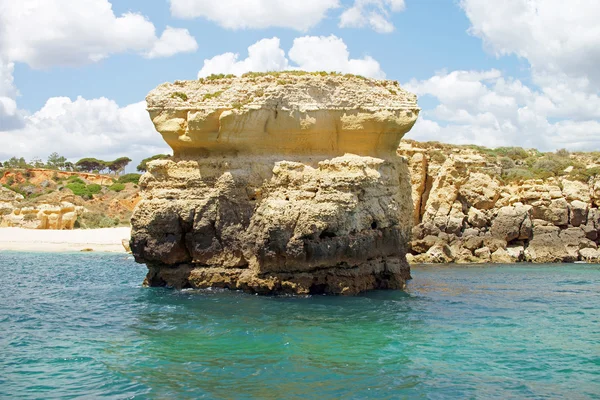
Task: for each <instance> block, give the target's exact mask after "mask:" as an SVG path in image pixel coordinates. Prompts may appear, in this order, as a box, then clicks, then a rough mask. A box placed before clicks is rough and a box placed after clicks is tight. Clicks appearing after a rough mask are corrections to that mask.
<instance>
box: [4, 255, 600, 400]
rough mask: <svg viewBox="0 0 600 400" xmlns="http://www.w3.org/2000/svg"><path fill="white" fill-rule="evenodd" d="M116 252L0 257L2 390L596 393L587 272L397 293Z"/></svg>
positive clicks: (596, 278)
mask: <svg viewBox="0 0 600 400" xmlns="http://www.w3.org/2000/svg"><path fill="white" fill-rule="evenodd" d="M145 272H146V269H145V267H144V266H142V265H137V264H135V263H134V262H133V260H132V259H131V257H129V256H126V255H100V254H80V253H77V254H43V253H11V252H0V277H1V279H0V398H2V399H74V398H85V399H102V398H106V399H125V398H135V399H198V398H205V399H300V398H302V399H304V398H320V399H340V398H344V399H368V398H373V399H402V398H406V399H453V398H454V399H469V398H472V399H485V398H503V399H508V398H515V399H524V398H532V399H546V398H547V399H560V398H565V399H593V398H600V266H598V265H583V264H571V265H536V266H531V265H503V266H477V267H463V266H460V267H459V266H424V267H415V268H413V273H412V274H413V278H414V279H413V280H412V281H411V282H410V284H409V285H408V289H407V291H406V292H402V291H393V292H373V293H369V294H365V295H362V296H359V297H325V296H313V297H259V296H252V295H247V294H244V293H238V292H227V291H218V290H212V291H211V290H204V291H192V290H188V291H173V290H168V289H158V288H155V289H147V288H143V287H141V282H142V280H143V278H144V275H145Z"/></svg>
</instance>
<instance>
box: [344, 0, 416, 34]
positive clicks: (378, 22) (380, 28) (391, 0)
mask: <svg viewBox="0 0 600 400" xmlns="http://www.w3.org/2000/svg"><path fill="white" fill-rule="evenodd" d="M405 8H406V5H405V3H404V0H354V5H353V6H352V7H350V8H348V9H347V10H346V11H344V12H343V13H342V15H341V16H340V23H339V26H340V28H364V27H365V26H368V27H370V28H371V29H373V30H374V31H376V32H379V33H390V32H393V31H394V25H393V24H392V23H391V22H390V20H389V19H390V14H391V13H393V12H400V11H404V9H405Z"/></svg>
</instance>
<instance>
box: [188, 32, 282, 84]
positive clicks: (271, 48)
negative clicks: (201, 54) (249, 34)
mask: <svg viewBox="0 0 600 400" xmlns="http://www.w3.org/2000/svg"><path fill="white" fill-rule="evenodd" d="M279 46H280V41H279V38H276V37H274V38H272V39H262V40H259V41H258V42H256V43H254V44H253V45H252V46H250V47H248V57H247V58H245V59H243V60H239V54H234V53H224V54H220V55H218V56H215V57H213V58H211V59H210V60H204V66H203V67H202V69H201V70H200V72H199V73H198V77H199V78H202V77H205V76H209V75H211V74H221V73H222V74H234V75H241V74H243V73H245V72H249V71H254V72H265V71H283V70H285V69H288V67H289V63H288V59H287V58H286V57H285V52H284V51H283V50H281V48H280V47H279Z"/></svg>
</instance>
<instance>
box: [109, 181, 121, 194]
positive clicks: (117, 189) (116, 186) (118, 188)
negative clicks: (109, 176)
mask: <svg viewBox="0 0 600 400" xmlns="http://www.w3.org/2000/svg"><path fill="white" fill-rule="evenodd" d="M108 189H109V190H112V191H113V192H117V193H118V192H120V191H122V190H124V189H125V184H123V183H118V182H117V183H113V184H112V185H110V186H109V187H108Z"/></svg>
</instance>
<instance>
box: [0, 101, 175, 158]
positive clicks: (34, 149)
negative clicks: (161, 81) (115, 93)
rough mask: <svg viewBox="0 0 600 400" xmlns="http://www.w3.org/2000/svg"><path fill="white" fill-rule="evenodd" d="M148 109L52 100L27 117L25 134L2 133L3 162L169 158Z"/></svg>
mask: <svg viewBox="0 0 600 400" xmlns="http://www.w3.org/2000/svg"><path fill="white" fill-rule="evenodd" d="M145 108H146V104H145V102H140V103H135V104H131V105H129V106H126V107H119V106H118V105H117V104H116V103H115V102H114V101H112V100H109V99H106V98H99V99H93V100H86V99H84V98H81V97H78V98H77V99H76V100H75V101H72V100H71V99H69V98H65V97H54V98H50V99H49V100H48V101H47V102H46V104H45V105H44V107H42V109H40V110H39V111H38V112H36V113H34V114H32V115H31V116H27V117H25V125H24V126H23V127H22V128H20V129H17V130H13V131H8V132H6V131H5V132H0V137H1V138H2V147H1V148H0V160H3V159H8V158H10V157H12V156H19V157H25V158H26V159H31V158H33V157H41V158H45V157H46V156H47V155H48V154H50V153H52V152H54V151H56V152H58V153H59V154H61V155H64V156H65V157H67V158H69V159H71V160H77V159H79V158H82V157H98V158H104V159H114V158H116V157H119V156H128V157H130V158H132V159H134V160H140V159H142V158H144V157H147V156H148V155H152V154H157V153H164V152H168V151H169V150H168V147H167V145H166V144H165V142H164V141H163V140H162V138H161V136H160V134H158V133H157V132H156V131H155V129H154V127H153V125H152V122H151V121H150V118H149V117H148V113H147V111H146V109H145Z"/></svg>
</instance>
